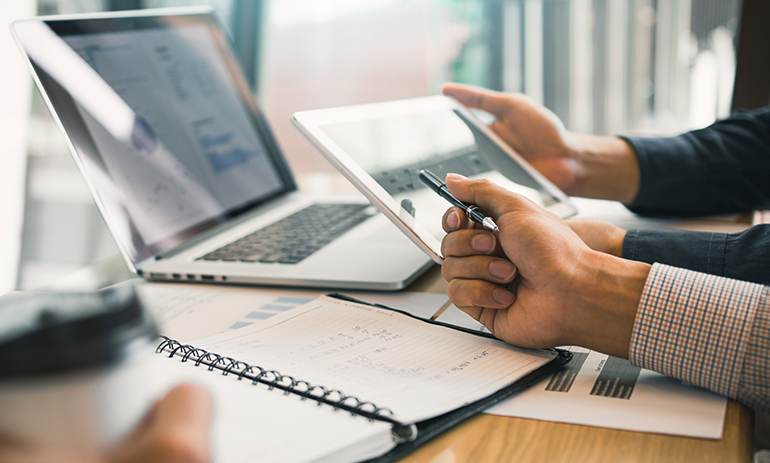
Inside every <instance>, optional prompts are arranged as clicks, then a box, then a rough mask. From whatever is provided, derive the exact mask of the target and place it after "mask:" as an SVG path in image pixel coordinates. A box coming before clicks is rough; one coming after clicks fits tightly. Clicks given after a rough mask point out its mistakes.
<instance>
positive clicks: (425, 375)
mask: <svg viewBox="0 0 770 463" xmlns="http://www.w3.org/2000/svg"><path fill="white" fill-rule="evenodd" d="M193 344H194V345H195V346H196V347H200V348H203V349H205V350H207V351H209V352H216V353H218V354H220V355H225V356H228V357H232V358H237V359H238V360H240V361H243V362H246V363H249V364H252V365H259V366H262V367H263V368H269V369H274V370H278V371H280V372H281V373H282V374H284V375H290V376H294V377H295V379H298V380H299V379H301V380H304V381H309V382H310V383H312V384H321V385H325V386H333V387H334V388H335V389H338V390H341V391H343V392H344V393H345V394H347V395H352V396H355V397H357V398H359V399H361V400H365V401H369V402H373V403H375V404H376V405H377V406H379V407H385V408H388V409H390V410H391V411H392V412H393V417H394V418H396V419H398V420H400V421H401V422H415V421H420V420H423V419H426V418H429V417H433V416H436V415H440V414H442V413H445V412H447V411H449V410H453V409H455V408H458V407H460V406H462V405H465V404H468V403H471V402H474V401H476V400H479V399H481V398H483V397H486V396H489V395H491V394H492V393H494V392H496V391H497V390H499V389H502V388H503V387H505V386H508V385H509V384H511V383H513V382H514V381H516V380H517V379H519V378H521V377H522V376H524V374H526V373H529V372H530V371H532V370H533V369H535V368H537V367H538V366H540V365H544V364H546V363H548V362H549V361H550V360H551V359H553V358H554V356H555V355H556V353H555V352H552V351H532V350H527V349H520V348H516V347H513V346H510V345H509V344H506V343H504V342H501V341H497V340H493V339H488V338H483V337H476V336H472V335H468V334H467V333H462V332H459V331H457V330H454V329H451V328H444V327H440V326H436V325H431V324H426V323H425V322H422V321H420V320H415V319H413V318H411V317H408V316H406V315H402V314H399V313H397V312H393V311H392V310H387V309H379V308H375V307H368V306H361V305H358V304H352V303H348V302H344V301H340V300H337V299H331V298H328V297H321V298H319V299H317V300H316V301H313V302H312V303H310V304H307V305H305V306H302V307H300V308H298V309H296V310H294V311H292V312H291V313H287V314H283V315H280V316H278V317H275V319H273V321H272V322H271V323H270V324H269V325H267V324H263V325H255V326H253V327H248V328H245V329H242V330H237V331H233V332H230V333H224V334H222V335H219V336H216V337H214V338H210V339H207V340H202V341H196V342H194V343H193Z"/></svg>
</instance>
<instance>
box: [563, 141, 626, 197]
mask: <svg viewBox="0 0 770 463" xmlns="http://www.w3.org/2000/svg"><path fill="white" fill-rule="evenodd" d="M571 138H572V139H573V140H574V143H573V153H572V157H573V159H574V160H575V161H576V165H577V169H576V170H577V175H576V178H575V183H574V185H573V186H572V188H570V191H568V193H569V194H570V195H573V196H583V197H586V198H595V199H611V200H615V201H621V202H623V203H630V202H631V201H633V199H634V198H635V197H636V195H637V193H638V191H639V184H640V173H639V162H638V160H637V158H636V153H635V152H634V150H633V148H632V147H631V146H630V145H629V144H628V143H626V142H625V141H624V140H622V139H620V138H615V137H601V136H595V135H580V134H572V136H571Z"/></svg>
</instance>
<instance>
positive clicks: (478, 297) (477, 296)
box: [447, 279, 516, 320]
mask: <svg viewBox="0 0 770 463" xmlns="http://www.w3.org/2000/svg"><path fill="white" fill-rule="evenodd" d="M447 295H448V296H449V299H451V300H452V303H454V305H456V306H457V307H459V308H460V309H462V310H463V311H465V312H467V313H468V314H469V315H470V316H471V317H473V318H475V319H476V320H479V317H480V316H481V310H482V309H484V308H489V309H506V308H508V307H510V305H511V304H513V302H514V301H515V300H516V296H515V295H514V294H513V293H512V292H510V291H508V290H507V289H505V288H502V287H500V286H497V285H495V284H493V283H490V282H488V281H484V280H463V279H455V280H452V281H450V282H449V286H448V287H447ZM476 311H478V312H476Z"/></svg>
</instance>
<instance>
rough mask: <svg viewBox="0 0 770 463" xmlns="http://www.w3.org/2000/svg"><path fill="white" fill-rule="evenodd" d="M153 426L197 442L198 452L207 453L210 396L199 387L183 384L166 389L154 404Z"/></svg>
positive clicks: (210, 411)
mask: <svg viewBox="0 0 770 463" xmlns="http://www.w3.org/2000/svg"><path fill="white" fill-rule="evenodd" d="M155 413H156V415H155V419H156V425H157V426H158V427H159V428H161V429H166V430H168V431H171V432H174V433H176V434H177V435H178V436H179V437H182V438H183V439H185V440H187V441H188V442H191V443H195V444H197V445H198V448H197V449H196V450H198V453H199V454H201V455H204V456H206V455H208V452H207V448H208V445H207V444H208V434H209V424H210V423H211V413H212V407H211V397H210V396H209V395H208V393H207V392H206V391H204V390H203V389H201V388H199V387H195V386H190V385H184V386H179V387H177V388H175V389H173V390H172V391H171V392H169V393H168V394H167V395H166V397H164V398H163V399H162V400H161V401H160V402H158V404H157V409H156V412H155Z"/></svg>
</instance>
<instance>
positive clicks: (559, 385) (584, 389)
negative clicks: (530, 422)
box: [486, 346, 727, 439]
mask: <svg viewBox="0 0 770 463" xmlns="http://www.w3.org/2000/svg"><path fill="white" fill-rule="evenodd" d="M568 349H569V350H570V351H572V353H573V355H574V357H573V358H572V361H571V362H570V363H569V364H567V366H566V367H564V368H562V369H561V370H559V371H557V372H556V373H554V374H553V375H551V376H550V377H549V378H547V379H545V380H543V381H542V382H540V383H539V384H536V385H534V386H532V387H531V388H529V389H527V390H526V391H524V392H522V393H521V394H518V395H517V396H515V397H513V398H512V399H510V400H508V401H506V402H504V403H502V404H500V405H498V406H496V407H494V408H491V409H489V410H487V412H486V413H491V414H494V415H505V416H515V417H520V418H532V419H537V420H547V421H558V422H561V423H574V424H584V425H589V426H601V427H605V428H616V429H625V430H628V431H642V432H653V433H659V434H673V435H678V436H688V437H701V438H706V439H721V438H722V429H723V427H724V422H725V413H726V411H727V399H726V398H724V397H722V396H719V395H717V394H714V393H712V392H708V391H706V390H705V389H701V388H698V387H695V386H689V385H686V384H684V383H683V382H682V381H679V380H677V379H673V378H669V377H666V376H663V375H661V374H659V373H655V372H654V371H650V370H645V369H641V368H637V367H634V366H632V365H631V364H630V363H629V362H628V360H622V359H619V358H617V357H611V356H608V355H606V354H600V353H598V352H594V351H591V350H588V349H584V348H582V347H575V346H573V347H568Z"/></svg>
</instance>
